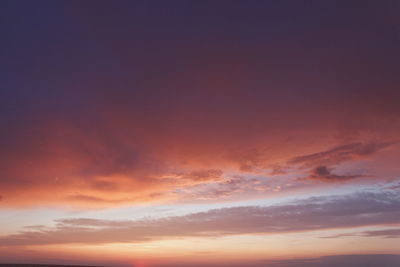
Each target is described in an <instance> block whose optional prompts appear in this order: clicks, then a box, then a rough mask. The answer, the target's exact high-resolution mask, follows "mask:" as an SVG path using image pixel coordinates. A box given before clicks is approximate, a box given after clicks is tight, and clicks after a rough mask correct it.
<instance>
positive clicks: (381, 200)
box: [0, 192, 400, 246]
mask: <svg viewBox="0 0 400 267" xmlns="http://www.w3.org/2000/svg"><path fill="white" fill-rule="evenodd" d="M239 218H240V219H239ZM399 221H400V197H399V195H398V194H395V193H393V192H381V193H357V194H353V195H346V196H332V197H312V198H309V199H305V200H300V201H296V202H295V203H289V204H284V205H276V206H267V207H258V206H249V207H234V208H223V209H215V210H210V211H207V212H200V213H193V214H189V215H186V216H177V217H167V218H162V219H143V220H136V221H113V220H97V219H86V218H82V219H80V218H77V219H64V220H63V219H60V220H57V221H56V222H57V225H56V227H54V228H53V227H48V228H46V229H40V230H37V231H23V232H20V233H17V234H13V235H8V236H2V237H1V238H0V244H1V245H3V246H20V245H39V244H63V243H113V242H143V241H148V240H156V239H164V238H178V237H184V236H224V235H236V234H273V233H286V232H302V231H313V230H323V229H333V228H351V227H359V226H367V225H368V226H369V225H381V224H393V223H398V222H399Z"/></svg>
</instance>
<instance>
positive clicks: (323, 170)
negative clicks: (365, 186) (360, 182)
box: [299, 166, 365, 182]
mask: <svg viewBox="0 0 400 267" xmlns="http://www.w3.org/2000/svg"><path fill="white" fill-rule="evenodd" d="M362 177H365V175H337V174H334V173H332V169H331V168H328V167H326V166H318V167H316V168H314V169H312V170H311V173H310V175H309V176H307V177H305V178H300V179H299V180H319V181H324V182H341V181H348V180H352V179H356V178H362Z"/></svg>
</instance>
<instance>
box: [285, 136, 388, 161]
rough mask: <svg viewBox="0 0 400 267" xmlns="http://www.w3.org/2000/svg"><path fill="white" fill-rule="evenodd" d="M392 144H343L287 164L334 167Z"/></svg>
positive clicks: (295, 158) (294, 159) (298, 157)
mask: <svg viewBox="0 0 400 267" xmlns="http://www.w3.org/2000/svg"><path fill="white" fill-rule="evenodd" d="M392 144H393V143H389V142H372V143H351V144H345V145H340V146H336V147H333V148H331V149H328V150H325V151H321V152H317V153H313V154H307V155H303V156H297V157H294V158H292V159H290V160H289V161H288V164H294V165H301V166H303V167H312V166H315V165H335V164H339V163H342V162H345V161H349V160H354V159H360V158H364V157H366V156H370V155H373V154H375V153H377V152H379V151H381V150H382V149H384V148H386V147H388V146H390V145H392Z"/></svg>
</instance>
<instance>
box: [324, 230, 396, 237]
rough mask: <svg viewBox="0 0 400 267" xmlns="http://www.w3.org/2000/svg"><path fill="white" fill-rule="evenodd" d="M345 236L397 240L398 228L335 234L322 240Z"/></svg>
mask: <svg viewBox="0 0 400 267" xmlns="http://www.w3.org/2000/svg"><path fill="white" fill-rule="evenodd" d="M346 236H361V237H382V238H399V237H400V228H389V229H384V230H371V231H362V232H356V233H346V234H337V235H332V236H325V237H322V238H338V237H346Z"/></svg>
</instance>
